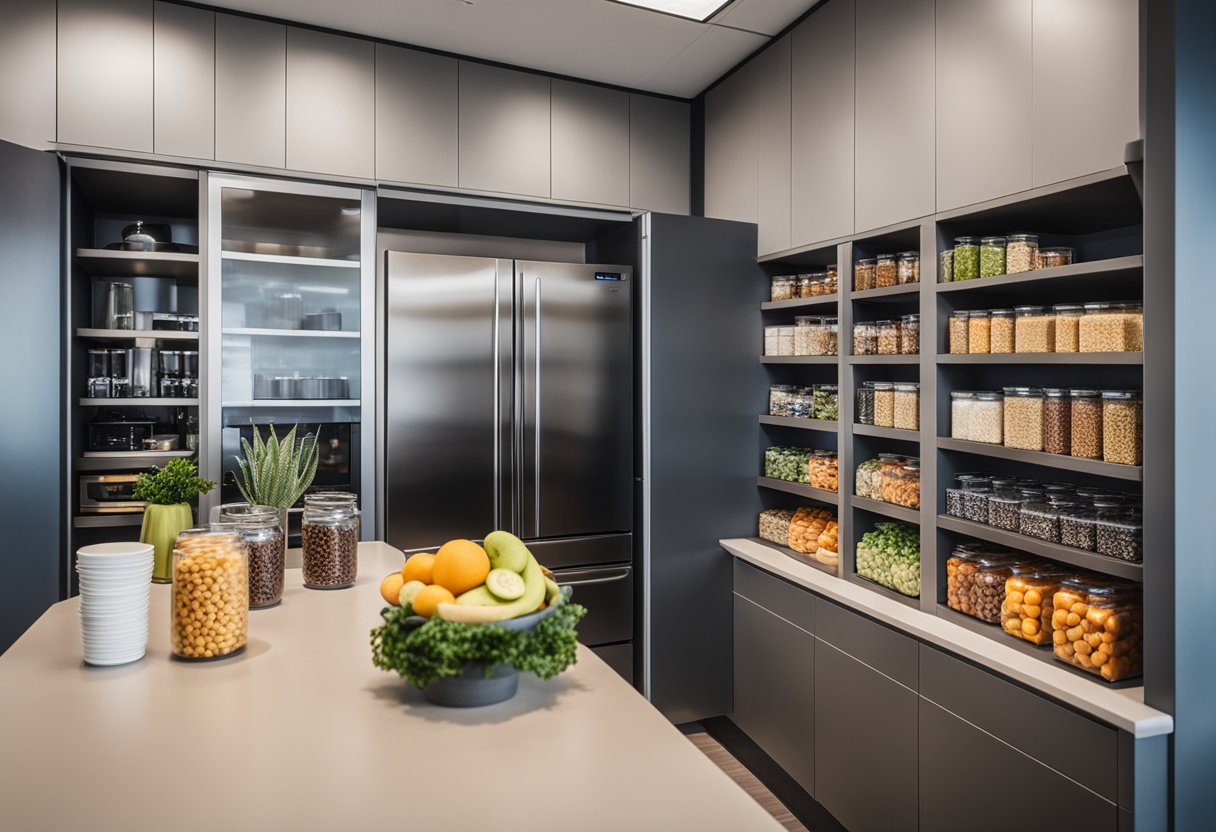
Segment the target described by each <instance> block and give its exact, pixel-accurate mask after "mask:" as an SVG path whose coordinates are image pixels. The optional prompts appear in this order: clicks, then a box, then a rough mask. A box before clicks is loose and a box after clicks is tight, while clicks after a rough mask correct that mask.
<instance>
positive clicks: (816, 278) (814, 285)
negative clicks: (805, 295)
mask: <svg viewBox="0 0 1216 832" xmlns="http://www.w3.org/2000/svg"><path fill="white" fill-rule="evenodd" d="M831 293H832V291H831V290H830V289H828V273H827V272H811V295H812V296H813V297H820V296H822V295H830V294H831Z"/></svg>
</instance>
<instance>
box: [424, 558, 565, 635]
mask: <svg viewBox="0 0 1216 832" xmlns="http://www.w3.org/2000/svg"><path fill="white" fill-rule="evenodd" d="M523 579H524V594H523V597H522V598H520V599H519V600H518V601H511V602H510V603H506V604H496V605H495V606H472V605H469V604H461V603H460V602H459V601H457V603H455V604H440V605H439V607H438V609H437V610H436V611H435V614H436V615H438V616H439V617H440V618H442V619H444V620H445V621H456V622H459V623H461V624H493V623H496V622H499V621H506V620H507V619H509V618H518V617H519V616H521V615H527V614H528V613H531V612H536V610H537V608H538V607H540V605H541V603H542V602H543V601H544V600H545V589H546V587H545V576H544V575H543V574H542V573H541V571H540V564H539V563H537V562H536V558H534V557H533V556H532V555H531V553H529V554H528V562H527V564H526V565H525V566H524V572H523ZM469 591H470V592H476V590H475V589H474V590H469ZM487 591H488V590H487ZM466 594H467V593H466ZM461 597H464V596H463V595H462V596H461Z"/></svg>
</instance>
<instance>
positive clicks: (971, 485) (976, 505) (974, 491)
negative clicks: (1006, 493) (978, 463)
mask: <svg viewBox="0 0 1216 832" xmlns="http://www.w3.org/2000/svg"><path fill="white" fill-rule="evenodd" d="M955 479H956V480H958V483H959V485H960V486H961V487H962V490H963V519H964V520H970V521H971V522H972V523H987V522H988V501H989V499H991V498H992V480H991V479H990V478H988V477H985V476H982V475H977V474H970V475H963V476H959V477H956V478H955Z"/></svg>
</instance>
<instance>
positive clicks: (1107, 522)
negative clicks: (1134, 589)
mask: <svg viewBox="0 0 1216 832" xmlns="http://www.w3.org/2000/svg"><path fill="white" fill-rule="evenodd" d="M1094 511H1095V513H1096V518H1095V520H1094V548H1095V550H1096V551H1097V552H1098V554H1100V555H1107V556H1108V557H1112V558H1118V559H1119V560H1126V561H1129V562H1131V563H1140V562H1142V561H1143V560H1144V544H1143V541H1144V518H1143V515H1142V514H1141V513H1140V511H1139V510H1138V509H1135V508H1131V507H1128V506H1124V505H1123V504H1122V503H1120V502H1114V501H1111V502H1107V501H1100V500H1095V501H1094Z"/></svg>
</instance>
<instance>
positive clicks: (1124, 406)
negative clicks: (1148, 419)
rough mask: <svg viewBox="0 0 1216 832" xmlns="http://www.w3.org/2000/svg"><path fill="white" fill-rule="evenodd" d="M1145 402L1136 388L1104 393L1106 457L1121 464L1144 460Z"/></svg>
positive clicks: (1103, 449)
mask: <svg viewBox="0 0 1216 832" xmlns="http://www.w3.org/2000/svg"><path fill="white" fill-rule="evenodd" d="M1143 419H1144V403H1143V402H1142V401H1141V400H1140V394H1139V393H1138V392H1136V391H1134V390H1106V391H1104V392H1103V393H1102V460H1103V461H1104V462H1115V463H1118V464H1120V465H1139V464H1141V463H1142V462H1143V461H1144V440H1143V435H1142V427H1143V424H1142V423H1143Z"/></svg>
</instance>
